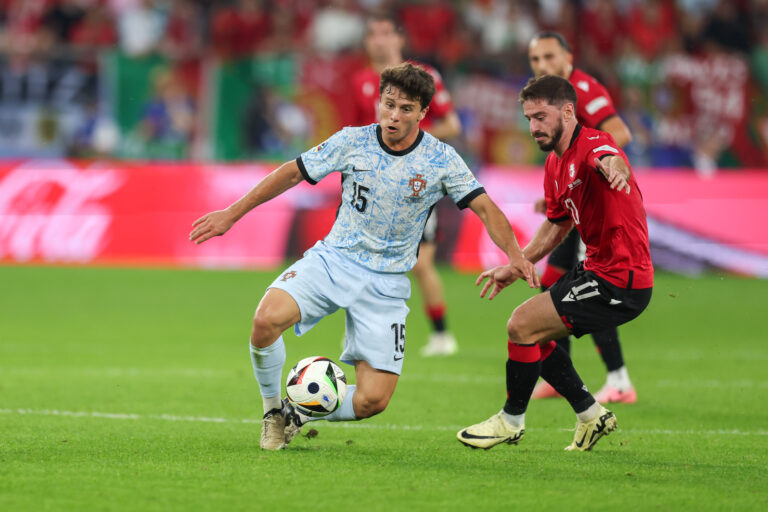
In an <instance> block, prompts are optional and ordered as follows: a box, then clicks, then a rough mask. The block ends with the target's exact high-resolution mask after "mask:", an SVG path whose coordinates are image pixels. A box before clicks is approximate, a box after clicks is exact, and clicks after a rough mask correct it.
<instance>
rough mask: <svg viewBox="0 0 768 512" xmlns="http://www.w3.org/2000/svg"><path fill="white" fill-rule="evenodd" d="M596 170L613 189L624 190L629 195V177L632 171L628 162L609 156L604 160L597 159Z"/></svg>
mask: <svg viewBox="0 0 768 512" xmlns="http://www.w3.org/2000/svg"><path fill="white" fill-rule="evenodd" d="M594 163H595V168H596V169H597V170H598V171H599V172H600V174H602V175H603V177H605V179H606V180H607V181H608V183H609V184H610V185H611V189H616V190H618V191H619V192H621V191H622V190H624V191H626V193H627V194H629V177H630V175H631V173H632V171H631V170H630V169H629V166H628V165H627V162H625V161H624V159H623V158H621V157H620V156H617V155H613V156H608V157H605V158H603V159H602V160H600V159H597V158H595V161H594Z"/></svg>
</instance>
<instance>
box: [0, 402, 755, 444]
mask: <svg viewBox="0 0 768 512" xmlns="http://www.w3.org/2000/svg"><path fill="white" fill-rule="evenodd" d="M0 414H17V415H36V416H61V417H68V418H101V419H110V420H132V421H139V420H160V421H182V422H192V423H235V424H238V423H245V424H260V423H261V420H260V419H254V418H217V417H208V416H182V415H176V414H136V413H112V412H99V411H60V410H58V409H0ZM323 427H329V428H346V429H369V430H415V431H419V430H424V431H433V430H437V431H445V432H456V431H458V430H460V429H462V428H463V427H462V426H459V425H443V426H439V425H438V426H430V427H426V428H425V427H424V426H422V425H398V424H394V423H386V424H377V423H359V422H327V421H326V422H323ZM527 430H530V431H534V432H535V431H558V432H561V431H572V429H567V428H531V429H527ZM619 431H620V432H624V433H627V434H645V435H650V434H656V435H671V436H677V435H680V436H682V435H713V436H715V435H717V436H722V435H730V436H761V437H762V436H768V430H755V431H744V430H739V429H711V430H710V429H707V430H695V429H686V430H672V429H622V428H619Z"/></svg>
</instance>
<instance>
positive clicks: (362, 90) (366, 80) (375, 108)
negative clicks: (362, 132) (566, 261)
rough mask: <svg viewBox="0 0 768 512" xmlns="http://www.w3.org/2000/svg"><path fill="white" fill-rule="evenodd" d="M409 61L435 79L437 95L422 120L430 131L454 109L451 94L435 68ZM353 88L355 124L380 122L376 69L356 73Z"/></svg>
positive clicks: (423, 127)
mask: <svg viewBox="0 0 768 512" xmlns="http://www.w3.org/2000/svg"><path fill="white" fill-rule="evenodd" d="M408 62H411V64H414V65H416V66H419V67H422V68H424V70H426V71H427V72H428V73H429V74H430V75H432V78H434V79H435V96H434V97H433V98H432V103H430V104H429V111H427V117H425V118H424V120H423V121H422V122H421V128H422V129H423V130H424V131H426V132H428V131H429V127H430V126H432V123H433V122H434V121H435V120H437V119H440V118H442V117H445V115H446V114H448V113H449V112H450V111H451V110H453V103H452V102H451V95H450V94H449V93H448V91H447V90H446V88H445V84H443V79H442V78H441V77H440V73H438V72H437V70H436V69H435V68H433V67H431V66H427V65H426V64H420V63H418V62H412V61H408ZM352 90H353V94H354V103H355V111H356V115H355V125H357V126H363V125H367V124H371V123H378V122H379V74H378V73H377V72H376V70H374V69H373V68H371V67H367V68H364V69H361V70H360V71H358V72H357V73H355V76H353V77H352Z"/></svg>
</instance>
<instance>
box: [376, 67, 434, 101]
mask: <svg viewBox="0 0 768 512" xmlns="http://www.w3.org/2000/svg"><path fill="white" fill-rule="evenodd" d="M388 86H392V87H397V88H398V89H400V90H401V91H403V92H404V93H405V95H406V96H408V99H410V100H413V101H418V102H419V103H420V104H421V108H422V110H423V109H425V108H427V107H428V106H429V103H430V102H431V101H432V97H433V96H434V95H435V79H434V78H432V75H430V74H429V73H427V72H426V71H424V69H423V68H421V67H419V66H414V65H413V64H411V63H410V62H403V63H402V64H400V65H398V66H392V67H390V68H387V69H385V70H384V71H383V72H382V73H381V81H380V82H379V97H381V95H382V94H383V93H384V89H386V88H387V87H388Z"/></svg>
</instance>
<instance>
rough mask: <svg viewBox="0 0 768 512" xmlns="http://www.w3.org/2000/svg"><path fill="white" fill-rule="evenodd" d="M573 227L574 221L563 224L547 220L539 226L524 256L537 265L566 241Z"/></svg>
mask: <svg viewBox="0 0 768 512" xmlns="http://www.w3.org/2000/svg"><path fill="white" fill-rule="evenodd" d="M572 227H573V221H572V220H571V219H566V220H563V221H561V222H552V221H550V220H545V221H544V222H542V223H541V226H539V229H538V230H537V231H536V234H535V235H534V237H533V239H532V240H531V241H530V242H529V243H528V245H526V246H525V249H523V254H525V257H526V258H527V259H528V260H529V261H531V262H533V263H536V262H537V261H539V260H540V259H541V258H543V257H544V256H546V255H547V254H549V253H550V252H552V250H554V248H555V247H557V246H558V245H559V244H560V242H562V241H563V239H565V237H566V236H567V235H568V233H569V232H570V231H571V228H572Z"/></svg>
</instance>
